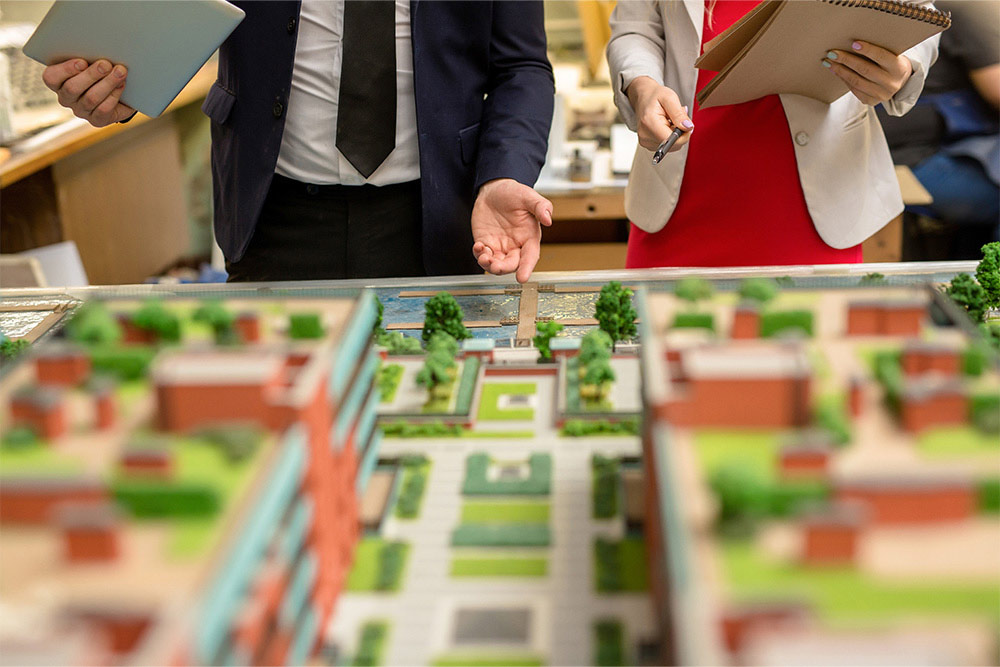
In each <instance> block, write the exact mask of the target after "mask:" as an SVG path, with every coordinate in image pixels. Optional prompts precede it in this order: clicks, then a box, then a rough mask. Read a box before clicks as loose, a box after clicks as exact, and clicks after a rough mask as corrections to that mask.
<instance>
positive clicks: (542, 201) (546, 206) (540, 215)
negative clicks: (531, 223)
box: [532, 190, 552, 227]
mask: <svg viewBox="0 0 1000 667" xmlns="http://www.w3.org/2000/svg"><path fill="white" fill-rule="evenodd" d="M532 192H534V190H532ZM535 196H536V199H535V205H534V208H533V209H532V212H533V213H534V215H535V219H536V220H538V222H540V223H541V224H543V225H545V226H546V227H548V226H550V225H551V224H552V202H550V201H549V200H548V199H546V198H545V197H543V196H541V195H540V194H538V193H537V192H535Z"/></svg>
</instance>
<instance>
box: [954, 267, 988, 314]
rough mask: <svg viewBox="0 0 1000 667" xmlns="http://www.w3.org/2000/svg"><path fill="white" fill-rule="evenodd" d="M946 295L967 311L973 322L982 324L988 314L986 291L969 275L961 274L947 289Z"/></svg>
mask: <svg viewBox="0 0 1000 667" xmlns="http://www.w3.org/2000/svg"><path fill="white" fill-rule="evenodd" d="M945 294H947V295H948V296H949V297H951V300H952V301H954V302H955V303H957V304H958V305H959V306H961V307H962V308H964V309H965V312H967V313H968V314H969V318H970V319H972V321H973V322H976V323H982V322H983V315H984V314H985V313H986V290H984V289H983V288H982V286H981V285H980V284H979V283H977V282H976V281H975V279H973V277H972V276H970V275H969V274H968V273H960V274H958V275H957V276H955V277H954V278H952V280H951V284H949V285H948V287H946V288H945Z"/></svg>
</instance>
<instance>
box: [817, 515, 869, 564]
mask: <svg viewBox="0 0 1000 667" xmlns="http://www.w3.org/2000/svg"><path fill="white" fill-rule="evenodd" d="M866 518H867V515H866V509H865V507H864V505H861V504H859V503H847V502H841V503H835V504H834V505H832V506H830V507H828V508H825V509H823V510H819V511H817V512H815V513H812V514H810V515H807V516H806V517H805V518H804V519H803V521H802V532H803V535H802V560H803V562H804V563H805V564H807V565H849V564H852V563H854V562H855V561H856V560H857V557H858V543H859V541H860V538H861V534H862V531H863V530H864V527H865V524H866Z"/></svg>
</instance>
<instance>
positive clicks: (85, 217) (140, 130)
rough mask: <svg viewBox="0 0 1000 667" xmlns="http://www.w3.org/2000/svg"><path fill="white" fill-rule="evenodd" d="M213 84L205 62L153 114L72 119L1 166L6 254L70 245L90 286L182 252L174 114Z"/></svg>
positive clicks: (0, 225)
mask: <svg viewBox="0 0 1000 667" xmlns="http://www.w3.org/2000/svg"><path fill="white" fill-rule="evenodd" d="M214 81H215V63H214V62H213V63H209V64H208V65H206V66H205V67H204V68H202V70H201V71H200V72H198V74H196V75H195V77H194V78H193V79H192V80H191V82H190V83H189V84H188V85H187V87H185V88H184V90H183V91H181V94H180V95H179V96H178V97H177V99H176V100H174V102H173V103H172V104H171V105H170V106H169V107H168V108H167V110H166V111H165V112H164V113H163V115H161V116H160V117H159V118H147V117H145V116H142V115H137V116H136V117H135V118H133V119H132V121H131V122H129V123H126V124H115V125H111V126H108V127H104V128H99V129H98V128H94V127H91V126H89V125H75V124H74V125H71V126H70V127H71V129H70V130H69V131H67V132H64V133H61V134H59V135H58V136H55V137H54V138H52V139H51V140H49V141H47V142H46V143H45V144H43V145H42V146H40V147H38V148H34V149H31V150H28V151H25V152H22V153H18V152H16V151H15V152H13V153H12V154H11V155H8V156H5V157H4V159H3V160H2V162H0V187H2V188H3V191H2V198H3V207H2V209H0V245H2V247H3V251H4V252H5V253H10V252H19V251H21V250H27V249H29V248H34V247H38V246H42V245H48V244H51V243H56V242H59V241H67V240H72V241H75V242H76V244H77V247H78V248H79V250H80V257H81V259H82V260H83V264H84V268H85V269H86V270H87V275H88V277H89V279H90V282H91V283H93V284H115V283H138V282H142V281H143V280H145V279H146V278H147V277H148V276H150V275H153V274H155V273H157V272H158V271H160V270H162V269H163V268H164V267H166V266H168V265H169V264H172V263H173V262H175V261H176V260H177V259H178V258H180V257H181V256H182V255H184V254H185V253H186V252H187V248H188V225H187V218H188V213H187V210H188V209H187V204H186V199H185V189H184V181H183V170H182V166H181V157H180V145H179V135H178V128H177V122H176V113H175V112H177V111H179V110H181V109H184V108H185V107H187V106H189V105H191V104H195V103H198V102H200V101H201V100H202V99H203V98H204V97H205V95H206V94H207V92H208V90H209V88H210V87H211V85H212V83H213V82H214Z"/></svg>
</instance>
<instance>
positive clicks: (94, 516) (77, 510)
mask: <svg viewBox="0 0 1000 667" xmlns="http://www.w3.org/2000/svg"><path fill="white" fill-rule="evenodd" d="M56 521H57V522H58V524H59V526H60V528H61V529H62V533H63V540H64V545H65V550H64V553H65V556H66V560H68V561H69V562H70V563H95V562H107V561H112V560H114V559H116V558H117V557H118V553H119V549H120V547H119V543H118V524H117V519H116V517H115V511H114V508H113V507H112V505H110V504H109V503H99V504H97V503H85V504H80V503H75V504H70V505H64V506H62V507H60V508H59V509H58V510H57V512H56Z"/></svg>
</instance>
